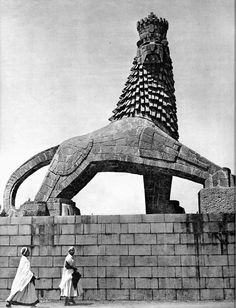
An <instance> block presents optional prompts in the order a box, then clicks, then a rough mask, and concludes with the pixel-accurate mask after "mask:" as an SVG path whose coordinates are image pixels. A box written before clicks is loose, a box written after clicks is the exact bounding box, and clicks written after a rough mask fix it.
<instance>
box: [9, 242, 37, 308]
mask: <svg viewBox="0 0 236 308" xmlns="http://www.w3.org/2000/svg"><path fill="white" fill-rule="evenodd" d="M21 254H22V257H21V259H20V263H19V266H18V269H17V272H16V276H15V278H14V280H13V283H12V287H11V292H10V295H9V296H8V298H7V299H6V301H7V304H6V306H7V307H11V305H26V306H27V305H28V306H35V305H36V304H37V303H38V302H39V300H38V298H37V296H36V292H35V279H38V278H37V277H36V276H34V274H33V273H32V272H31V270H30V261H29V260H28V257H29V255H30V251H29V249H28V248H27V247H23V248H22V249H21Z"/></svg>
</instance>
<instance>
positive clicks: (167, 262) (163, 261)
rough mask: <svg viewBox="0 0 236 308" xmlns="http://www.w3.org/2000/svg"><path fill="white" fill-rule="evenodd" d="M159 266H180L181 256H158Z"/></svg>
mask: <svg viewBox="0 0 236 308" xmlns="http://www.w3.org/2000/svg"><path fill="white" fill-rule="evenodd" d="M157 264H158V266H180V264H181V262H180V256H158V257H157Z"/></svg>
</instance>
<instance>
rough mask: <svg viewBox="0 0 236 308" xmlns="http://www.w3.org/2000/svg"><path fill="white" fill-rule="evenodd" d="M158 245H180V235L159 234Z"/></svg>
mask: <svg viewBox="0 0 236 308" xmlns="http://www.w3.org/2000/svg"><path fill="white" fill-rule="evenodd" d="M156 236H157V244H179V243H180V239H179V234H169V233H164V234H157V235H156Z"/></svg>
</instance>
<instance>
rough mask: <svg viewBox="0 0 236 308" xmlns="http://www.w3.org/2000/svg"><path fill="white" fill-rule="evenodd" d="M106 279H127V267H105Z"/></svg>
mask: <svg viewBox="0 0 236 308" xmlns="http://www.w3.org/2000/svg"><path fill="white" fill-rule="evenodd" d="M106 277H108V278H116V277H117V278H118V277H128V267H121V266H119V267H115V266H112V267H107V268H106Z"/></svg>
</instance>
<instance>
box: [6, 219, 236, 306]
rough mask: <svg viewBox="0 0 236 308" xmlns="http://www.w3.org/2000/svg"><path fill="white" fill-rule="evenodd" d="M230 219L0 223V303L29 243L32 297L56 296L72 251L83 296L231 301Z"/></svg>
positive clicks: (232, 292) (232, 260)
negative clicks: (73, 249) (36, 277)
mask: <svg viewBox="0 0 236 308" xmlns="http://www.w3.org/2000/svg"><path fill="white" fill-rule="evenodd" d="M234 230H235V215H234V214H222V215H216V214H210V215H209V214H202V215H199V214H153V215H114V216H68V217H18V218H13V217H7V218H4V217H1V218H0V235H1V236H0V299H5V298H6V297H7V296H8V295H9V291H10V287H11V283H12V280H13V278H14V275H15V273H16V268H17V266H18V263H19V259H20V249H21V248H22V246H30V247H31V251H32V256H31V266H32V270H33V271H34V272H35V274H36V275H39V276H40V277H41V280H39V281H36V288H37V290H38V292H39V297H44V298H51V299H58V298H59V296H60V292H59V289H58V285H59V282H60V277H61V268H62V265H63V261H64V257H65V255H66V254H67V250H68V247H69V246H71V245H75V246H76V263H77V265H78V267H79V271H80V272H81V274H82V276H83V287H84V289H86V290H87V291H86V292H85V295H84V297H85V299H93V300H168V301H169V300H210V299H214V300H216V299H219V300H223V299H231V300H232V299H233V298H234V253H235V250H234V248H235V246H234V243H235V231H234Z"/></svg>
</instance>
